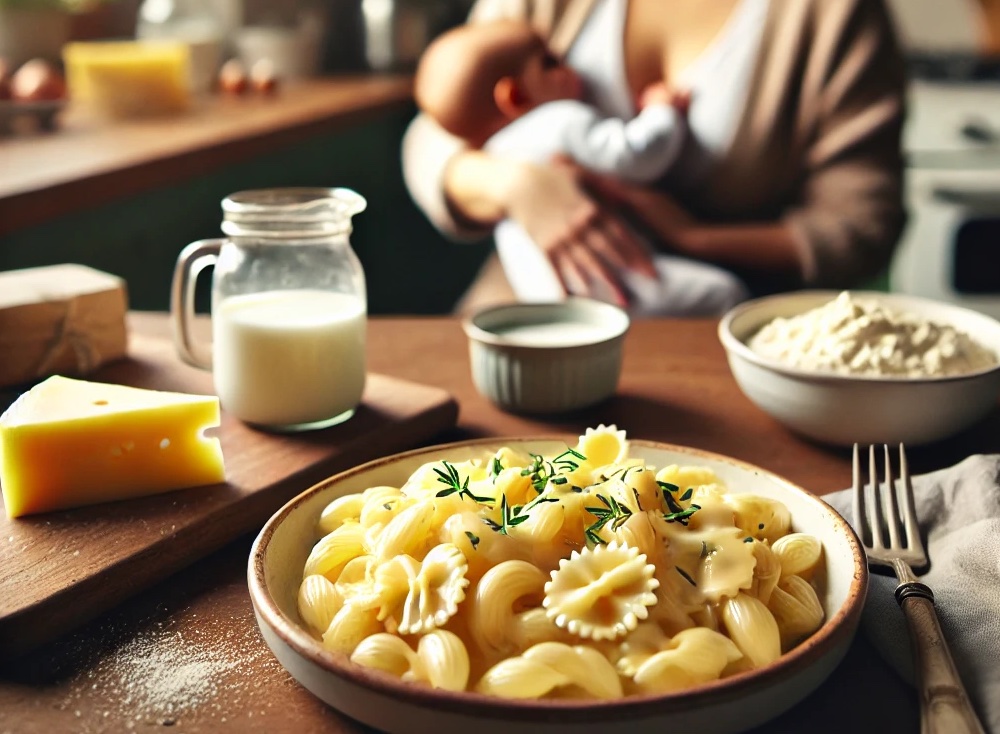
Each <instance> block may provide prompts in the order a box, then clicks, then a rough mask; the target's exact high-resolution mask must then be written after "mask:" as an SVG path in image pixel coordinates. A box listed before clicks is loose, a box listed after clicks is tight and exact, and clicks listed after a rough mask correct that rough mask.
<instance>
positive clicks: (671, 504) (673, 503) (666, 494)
mask: <svg viewBox="0 0 1000 734" xmlns="http://www.w3.org/2000/svg"><path fill="white" fill-rule="evenodd" d="M656 484H657V486H659V488H660V493H661V494H662V495H663V501H664V502H665V503H666V504H667V509H668V510H670V512H672V513H677V512H684V508H683V507H682V506H681V504H680V503H679V502H678V501H677V498H676V497H674V492H676V491H677V490H679V489H680V487H678V486H677V485H676V484H671V483H670V482H657V483H656Z"/></svg>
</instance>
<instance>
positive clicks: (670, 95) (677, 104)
mask: <svg viewBox="0 0 1000 734" xmlns="http://www.w3.org/2000/svg"><path fill="white" fill-rule="evenodd" d="M654 104H665V105H670V106H671V107H673V108H674V109H676V110H677V111H678V112H679V113H680V114H682V115H686V114H687V112H688V108H689V107H690V106H691V92H689V91H688V90H686V89H670V87H668V86H667V84H666V83H665V82H654V83H653V84H650V85H649V86H647V87H646V88H645V89H644V90H642V94H641V95H640V97H639V108H640V109H646V107H648V106H650V105H654Z"/></svg>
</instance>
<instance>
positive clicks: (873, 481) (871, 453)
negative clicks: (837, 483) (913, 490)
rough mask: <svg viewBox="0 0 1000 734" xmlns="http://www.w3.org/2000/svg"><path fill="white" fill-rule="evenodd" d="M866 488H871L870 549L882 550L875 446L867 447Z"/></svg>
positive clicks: (880, 499) (880, 510) (879, 489)
mask: <svg viewBox="0 0 1000 734" xmlns="http://www.w3.org/2000/svg"><path fill="white" fill-rule="evenodd" d="M868 486H869V487H870V488H871V494H872V504H871V531H872V547H873V548H874V549H875V550H884V549H885V541H884V540H883V538H882V492H881V486H880V484H879V481H878V466H877V465H876V464H875V444H872V445H871V446H869V447H868ZM890 491H891V487H890Z"/></svg>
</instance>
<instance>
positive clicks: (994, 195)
mask: <svg viewBox="0 0 1000 734" xmlns="http://www.w3.org/2000/svg"><path fill="white" fill-rule="evenodd" d="M931 195H932V196H933V198H934V199H936V200H937V201H942V202H945V203H947V204H957V205H959V206H963V207H967V208H970V209H1000V189H984V188H975V189H962V188H955V187H953V186H935V187H934V188H933V189H932V190H931Z"/></svg>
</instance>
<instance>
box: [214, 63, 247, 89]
mask: <svg viewBox="0 0 1000 734" xmlns="http://www.w3.org/2000/svg"><path fill="white" fill-rule="evenodd" d="M248 85H249V80H248V79H247V70H246V67H245V66H243V62H241V61H240V60H239V59H230V60H229V61H227V62H226V63H224V64H223V65H222V68H221V69H220V70H219V89H221V90H222V91H223V92H226V93H227V94H243V93H244V92H245V91H247V86H248Z"/></svg>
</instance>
